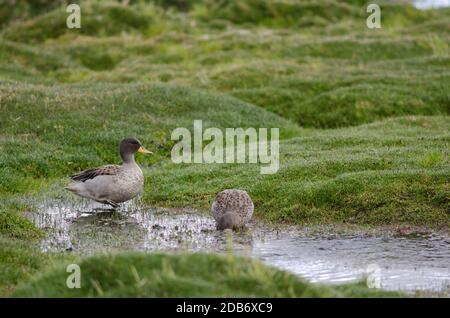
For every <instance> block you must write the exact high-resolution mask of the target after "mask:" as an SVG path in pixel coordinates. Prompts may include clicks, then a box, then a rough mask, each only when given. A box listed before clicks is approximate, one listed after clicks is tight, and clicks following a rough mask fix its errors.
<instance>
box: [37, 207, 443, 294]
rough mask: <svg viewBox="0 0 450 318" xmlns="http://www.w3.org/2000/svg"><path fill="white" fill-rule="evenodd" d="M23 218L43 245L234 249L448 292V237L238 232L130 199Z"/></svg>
mask: <svg viewBox="0 0 450 318" xmlns="http://www.w3.org/2000/svg"><path fill="white" fill-rule="evenodd" d="M102 208H103V209H102ZM28 217H29V218H30V219H31V220H32V221H33V222H34V223H35V224H37V226H39V227H40V228H43V229H45V230H46V231H47V233H48V235H47V237H46V238H45V239H43V240H42V242H41V248H42V250H44V251H71V250H73V251H74V252H77V253H80V254H92V253H94V252H99V251H111V250H144V251H154V250H163V251H206V252H222V251H227V250H232V251H234V252H235V253H237V254H240V255H246V256H250V257H255V258H258V259H260V260H262V261H263V262H265V263H267V264H270V265H273V266H276V267H278V268H281V269H285V270H289V271H291V272H293V273H296V274H298V275H300V276H302V277H305V278H307V279H308V280H309V281H312V282H320V283H343V282H351V281H354V280H357V279H361V278H363V277H365V276H367V275H369V274H370V275H378V276H372V277H379V285H380V286H381V288H384V289H389V290H403V291H416V290H420V291H431V292H439V293H441V294H444V295H449V294H450V238H449V237H448V236H442V235H441V236H438V235H429V236H426V237H425V236H419V237H415V238H408V237H395V236H392V235H385V236H379V235H378V236H373V235H371V236H368V235H362V234H358V235H344V236H336V235H333V236H330V235H328V236H325V235H317V234H315V235H312V234H308V233H306V232H305V231H303V230H302V229H293V228H289V229H282V230H277V229H275V228H271V227H269V226H266V225H263V224H257V223H253V224H250V226H249V227H248V229H247V230H246V231H242V232H239V233H231V232H229V231H225V232H219V231H216V229H215V223H214V220H213V219H212V218H211V217H210V216H209V215H206V214H201V213H198V212H196V211H194V210H187V209H183V210H172V209H148V210H145V211H141V210H139V209H138V208H137V207H136V206H135V205H133V204H128V205H127V206H124V207H123V208H122V209H121V210H119V211H110V210H105V209H104V206H101V205H96V204H79V203H78V204H72V205H63V204H60V203H58V202H47V203H45V204H42V205H41V206H40V207H38V210H37V211H34V212H29V213H28ZM371 273H375V274H371Z"/></svg>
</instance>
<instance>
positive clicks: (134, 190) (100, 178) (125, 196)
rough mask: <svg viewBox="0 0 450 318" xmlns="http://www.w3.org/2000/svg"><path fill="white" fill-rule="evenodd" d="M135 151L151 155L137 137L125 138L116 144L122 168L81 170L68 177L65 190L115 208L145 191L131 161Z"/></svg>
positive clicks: (137, 167) (137, 168)
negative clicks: (69, 181)
mask: <svg viewBox="0 0 450 318" xmlns="http://www.w3.org/2000/svg"><path fill="white" fill-rule="evenodd" d="M136 152H139V153H143V154H152V152H151V151H148V150H147V149H145V148H144V147H143V146H142V145H141V142H140V141H139V140H137V139H136V138H125V139H123V140H122V141H121V142H120V144H119V153H120V157H121V158H122V161H123V163H122V164H121V165H113V164H109V165H105V166H101V167H97V168H92V169H87V170H83V171H81V172H78V173H75V174H73V175H71V176H70V179H71V183H70V184H69V185H67V186H66V187H65V189H66V190H68V191H70V192H73V193H74V194H76V195H78V196H80V197H83V198H88V199H91V200H94V201H96V202H99V203H103V204H107V205H110V206H111V207H113V208H118V207H119V206H120V203H123V202H126V201H129V200H131V199H133V198H134V197H136V196H137V195H138V194H140V193H141V192H142V191H143V189H144V174H143V173H142V170H141V168H140V167H139V166H138V164H137V163H136V161H135V159H134V155H135V153H136Z"/></svg>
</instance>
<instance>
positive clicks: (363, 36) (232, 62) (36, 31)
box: [0, 0, 450, 128]
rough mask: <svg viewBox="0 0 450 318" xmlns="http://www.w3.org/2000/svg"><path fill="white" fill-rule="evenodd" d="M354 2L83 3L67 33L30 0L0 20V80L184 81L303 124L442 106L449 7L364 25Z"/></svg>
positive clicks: (397, 11)
mask: <svg viewBox="0 0 450 318" xmlns="http://www.w3.org/2000/svg"><path fill="white" fill-rule="evenodd" d="M25 2H27V1H25ZM60 3H61V2H60ZM364 4H365V1H352V2H348V1H335V0H330V1H315V0H307V1H269V0H264V1H259V0H258V1H253V0H232V1H221V2H217V3H215V2H212V1H196V2H186V1H180V2H178V1H175V2H172V1H159V2H150V3H149V2H144V1H135V2H132V4H131V5H128V6H124V5H122V4H120V3H118V2H115V1H105V2H103V1H102V2H97V1H83V27H82V28H81V29H80V30H70V29H67V28H66V27H65V21H66V16H67V13H66V12H65V10H64V9H65V6H63V5H58V4H57V3H56V4H55V3H50V2H49V3H48V4H47V5H48V10H47V11H46V13H42V10H41V7H37V8H34V7H33V6H32V2H30V6H31V8H30V14H28V15H26V18H23V19H22V20H12V21H4V24H5V26H4V27H3V28H2V32H1V33H0V43H1V45H0V79H3V80H20V81H25V82H38V83H47V84H50V83H61V82H62V83H74V82H76V83H78V82H88V83H91V84H94V83H96V82H99V81H100V82H115V83H126V82H140V83H142V82H146V83H148V82H158V81H160V82H168V83H173V84H183V85H188V86H190V87H200V88H205V89H208V90H210V91H211V90H212V91H216V92H221V93H227V94H229V95H233V96H235V97H238V98H240V99H242V100H244V101H247V102H250V103H252V104H255V105H258V106H259V107H262V108H265V109H267V110H269V111H271V112H274V113H276V114H278V115H280V116H282V117H284V118H288V119H289V120H291V121H292V122H295V123H297V124H299V125H301V126H304V127H319V128H334V127H344V126H354V125H359V124H363V123H369V122H373V121H375V120H381V119H384V118H388V117H392V116H404V115H447V114H448V112H449V104H450V100H449V95H448V89H447V88H448V87H449V86H450V76H449V71H448V70H449V66H450V64H449V63H450V60H449V38H448V33H449V31H450V29H449V25H448V20H449V16H450V10H449V9H442V10H427V11H421V10H417V9H414V8H413V7H411V6H408V5H399V4H392V3H381V6H382V12H383V13H382V15H383V19H382V23H383V28H382V29H377V30H369V29H367V27H366V24H365V19H366V17H367V13H366V12H365V5H364ZM42 5H43V6H44V5H45V1H44V3H43V4H42ZM0 10H1V8H0ZM5 10H6V9H5ZM237 12H239V14H237ZM38 13H40V14H38ZM0 16H1V15H0ZM5 16H8V15H5ZM94 85H95V84H94Z"/></svg>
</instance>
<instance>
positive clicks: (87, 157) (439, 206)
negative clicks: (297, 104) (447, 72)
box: [0, 83, 450, 228]
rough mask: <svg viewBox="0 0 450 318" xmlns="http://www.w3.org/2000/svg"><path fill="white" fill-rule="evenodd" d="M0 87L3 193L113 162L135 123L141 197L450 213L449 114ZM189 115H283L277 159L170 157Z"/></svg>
mask: <svg viewBox="0 0 450 318" xmlns="http://www.w3.org/2000/svg"><path fill="white" fill-rule="evenodd" d="M0 95H1V98H2V101H3V107H2V112H4V114H5V116H2V118H1V119H0V123H1V124H2V129H1V132H2V139H1V140H0V149H1V152H0V159H1V161H2V163H3V165H2V167H0V169H1V171H2V176H3V177H2V179H1V180H0V183H1V185H2V188H1V192H0V196H2V197H4V198H5V199H7V198H12V197H13V196H14V194H15V193H17V192H18V190H20V191H19V192H21V193H24V194H26V193H28V194H30V193H33V192H35V190H36V188H37V187H39V188H41V187H45V186H46V185H47V186H48V185H49V183H51V182H55V180H61V179H62V178H66V177H67V175H69V174H71V173H73V172H74V171H78V170H81V169H85V168H88V167H92V166H97V165H102V164H105V163H114V162H117V163H118V162H119V160H118V154H117V144H118V141H119V140H121V139H122V138H123V137H125V136H130V135H131V136H132V135H135V136H138V137H139V138H140V139H141V141H142V142H143V144H144V145H145V146H146V147H148V148H149V149H151V150H153V151H154V152H155V153H156V155H154V156H148V157H142V156H139V157H138V161H139V162H140V163H141V164H142V166H143V167H144V171H145V174H146V184H145V191H144V193H143V202H144V203H146V204H154V205H169V206H195V207H199V208H202V209H204V210H208V209H209V206H210V204H211V202H212V200H213V198H214V196H215V194H216V193H217V192H218V191H220V190H222V189H224V188H243V189H245V190H247V191H248V192H249V193H250V195H251V196H252V198H253V200H254V202H255V207H256V212H255V215H256V216H257V217H259V218H261V219H265V220H269V221H275V222H289V223H296V224H305V223H306V224H314V223H315V224H327V223H328V224H329V223H336V222H338V223H355V224H363V225H367V224H369V225H392V224H412V225H419V226H421V225H423V226H432V227H436V228H441V227H446V226H448V225H449V224H448V222H449V218H448V211H447V204H448V180H449V177H450V174H449V169H448V163H449V159H448V142H449V137H450V135H449V131H450V125H449V122H448V118H447V117H445V116H409V117H400V118H395V119H388V120H384V121H380V122H375V123H372V124H368V125H361V126H357V127H350V128H341V129H329V130H314V129H301V128H299V127H297V126H296V125H295V124H293V123H292V122H290V121H288V120H286V119H283V118H282V117H280V116H277V115H274V114H272V113H270V112H267V111H266V110H264V109H262V108H258V107H255V106H254V105H251V104H247V103H244V102H241V101H239V100H237V99H234V98H230V97H227V96H223V95H217V94H211V93H208V92H206V91H204V90H196V89H192V88H188V87H179V86H174V85H172V84H162V83H160V84H122V85H118V84H103V85H96V86H94V87H89V86H87V85H58V86H53V87H45V86H42V85H33V84H12V83H4V84H0ZM194 119H203V120H204V122H203V124H204V128H206V127H220V128H225V127H244V128H246V127H256V128H257V127H280V136H281V138H282V140H281V145H280V170H279V171H278V172H277V173H275V174H272V175H261V174H260V166H258V165H250V164H218V165H212V164H208V165H205V164H203V165H198V164H192V165H189V164H183V165H176V164H173V163H171V162H170V152H171V148H172V146H173V145H174V143H175V142H174V141H172V140H171V136H170V132H171V131H172V130H173V129H174V128H176V127H187V128H188V129H190V130H191V131H192V130H193V120H194ZM25 203H26V202H25ZM15 204H20V203H15ZM22 204H23V202H22Z"/></svg>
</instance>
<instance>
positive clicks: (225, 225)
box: [211, 189, 254, 230]
mask: <svg viewBox="0 0 450 318" xmlns="http://www.w3.org/2000/svg"><path fill="white" fill-rule="evenodd" d="M253 208H254V206H253V201H252V199H251V198H250V196H249V195H248V193H247V192H246V191H244V190H237V189H227V190H223V191H221V192H219V193H218V194H217V196H216V198H215V200H214V202H213V204H212V207H211V212H212V214H213V217H214V219H215V220H216V224H217V229H218V230H225V229H233V230H236V229H239V228H242V227H244V226H245V224H247V222H249V221H250V219H251V218H252V215H253Z"/></svg>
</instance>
